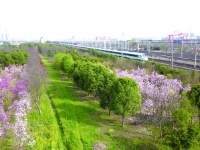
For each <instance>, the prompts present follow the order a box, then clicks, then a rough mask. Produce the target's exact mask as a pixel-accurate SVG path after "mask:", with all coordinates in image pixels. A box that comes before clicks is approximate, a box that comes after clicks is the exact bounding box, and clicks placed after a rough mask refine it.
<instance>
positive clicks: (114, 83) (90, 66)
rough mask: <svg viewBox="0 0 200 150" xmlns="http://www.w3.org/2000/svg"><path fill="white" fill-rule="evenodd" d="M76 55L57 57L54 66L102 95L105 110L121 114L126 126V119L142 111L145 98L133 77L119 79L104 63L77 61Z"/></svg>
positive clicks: (89, 90) (82, 85)
mask: <svg viewBox="0 0 200 150" xmlns="http://www.w3.org/2000/svg"><path fill="white" fill-rule="evenodd" d="M73 56H75V54H70V53H67V54H66V53H58V54H56V55H55V57H54V66H55V67H56V68H57V69H60V70H62V71H63V72H65V73H66V74H67V75H68V76H69V77H71V78H72V79H73V80H74V82H75V83H76V85H77V86H78V87H80V88H81V89H83V90H85V91H86V92H88V93H90V94H94V95H95V96H97V95H98V96H99V98H100V105H101V107H102V108H104V109H106V108H107V109H108V110H109V112H110V111H113V112H114V113H115V114H117V115H121V116H122V127H123V126H124V120H125V116H126V115H130V114H133V113H135V112H138V111H139V109H140V104H141V95H140V92H139V87H138V84H137V83H136V81H134V80H132V79H130V78H117V76H116V75H115V73H112V72H111V71H110V70H109V69H108V68H106V67H105V66H103V65H101V64H100V63H92V62H87V61H86V60H85V59H81V58H80V59H79V60H77V61H74V59H73ZM75 57H77V55H76V56H75ZM75 59H76V58H75Z"/></svg>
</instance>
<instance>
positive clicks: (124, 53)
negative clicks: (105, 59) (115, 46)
mask: <svg viewBox="0 0 200 150" xmlns="http://www.w3.org/2000/svg"><path fill="white" fill-rule="evenodd" d="M99 51H101V52H102V53H107V54H112V55H115V56H119V57H125V58H129V59H135V60H140V61H148V56H147V55H146V54H144V53H137V52H128V51H118V50H104V49H99Z"/></svg>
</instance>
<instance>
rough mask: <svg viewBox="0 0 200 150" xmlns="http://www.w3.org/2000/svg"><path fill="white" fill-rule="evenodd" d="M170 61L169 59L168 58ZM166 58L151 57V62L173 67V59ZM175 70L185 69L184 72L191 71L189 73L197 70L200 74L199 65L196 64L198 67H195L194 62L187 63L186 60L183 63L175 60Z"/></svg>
mask: <svg viewBox="0 0 200 150" xmlns="http://www.w3.org/2000/svg"><path fill="white" fill-rule="evenodd" d="M167 59H169V58H167ZM167 59H166V57H158V56H157V57H153V58H152V57H149V61H152V62H159V63H161V64H163V65H167V66H171V67H172V62H171V59H169V60H167ZM173 68H178V69H184V70H189V71H193V70H197V71H198V72H200V65H199V63H197V64H196V67H195V65H194V62H192V61H189V60H188V61H187V63H185V60H183V61H180V60H179V61H177V59H174V60H173Z"/></svg>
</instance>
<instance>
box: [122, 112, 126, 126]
mask: <svg viewBox="0 0 200 150" xmlns="http://www.w3.org/2000/svg"><path fill="white" fill-rule="evenodd" d="M124 119H125V116H124V114H123V115H122V127H124Z"/></svg>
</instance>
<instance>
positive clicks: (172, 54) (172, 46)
mask: <svg viewBox="0 0 200 150" xmlns="http://www.w3.org/2000/svg"><path fill="white" fill-rule="evenodd" d="M173 49H174V39H172V50H171V53H172V58H171V59H172V61H171V68H172V69H173V57H174V53H173Z"/></svg>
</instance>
